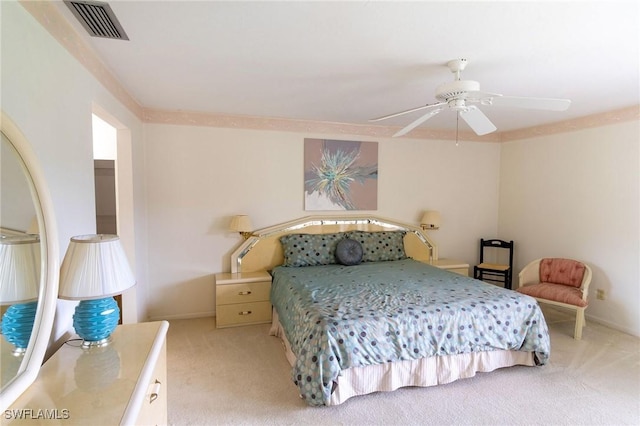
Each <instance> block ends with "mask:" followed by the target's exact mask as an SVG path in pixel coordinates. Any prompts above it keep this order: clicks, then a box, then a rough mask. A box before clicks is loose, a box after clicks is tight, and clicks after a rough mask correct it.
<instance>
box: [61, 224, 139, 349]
mask: <svg viewBox="0 0 640 426" xmlns="http://www.w3.org/2000/svg"><path fill="white" fill-rule="evenodd" d="M135 283H136V280H135V277H134V275H133V272H132V271H131V268H130V267H129V262H128V261H127V256H126V255H125V253H124V249H123V248H122V245H121V244H120V238H119V237H118V236H117V235H80V236H77V237H73V238H71V242H70V243H69V248H68V249H67V253H66V254H65V256H64V260H63V261H62V267H61V268H60V291H59V293H58V296H59V297H60V298H61V299H68V300H80V303H79V304H78V306H77V307H76V310H75V313H74V315H73V328H74V329H75V330H76V333H78V336H80V337H81V338H82V339H83V343H82V347H83V348H89V347H91V346H105V345H107V344H109V342H110V341H111V337H110V336H111V333H113V330H114V329H115V328H116V326H117V325H118V321H119V320H120V308H118V304H117V303H116V301H115V300H114V299H113V297H112V296H115V295H118V294H121V293H123V292H124V291H125V290H127V289H128V288H130V287H133V286H134V285H135Z"/></svg>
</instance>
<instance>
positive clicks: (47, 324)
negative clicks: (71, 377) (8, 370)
mask: <svg viewBox="0 0 640 426" xmlns="http://www.w3.org/2000/svg"><path fill="white" fill-rule="evenodd" d="M0 130H2V133H4V134H5V136H6V137H7V139H9V143H10V144H12V145H13V147H14V149H15V150H16V152H17V153H18V156H19V157H20V158H19V160H21V161H22V164H23V166H24V168H25V174H26V177H27V180H28V181H29V187H30V190H31V196H32V199H33V203H34V207H35V210H36V216H37V218H38V228H39V231H40V248H41V254H42V259H41V265H40V267H41V279H40V284H41V285H40V291H39V295H38V308H37V312H36V317H35V321H34V324H33V331H32V332H31V339H30V340H29V345H28V347H27V350H26V352H25V354H24V358H23V360H22V363H21V364H20V368H19V369H18V373H17V375H16V377H15V378H14V379H13V380H11V381H10V382H9V383H7V384H6V385H5V387H4V388H3V389H1V390H0V411H4V410H6V409H7V408H8V407H9V406H10V405H11V404H13V403H14V402H15V400H16V399H17V398H18V397H19V396H20V395H21V394H22V393H23V392H24V391H25V390H27V388H28V387H29V386H31V384H32V383H33V382H34V381H35V379H36V377H37V376H38V372H39V371H40V367H41V366H42V362H43V360H44V356H45V353H46V351H47V347H48V346H49V340H50V338H51V331H52V329H53V321H54V317H55V312H56V305H57V299H58V276H59V273H60V248H59V246H58V233H57V229H56V220H55V214H54V209H53V202H52V201H51V196H50V195H49V190H48V188H47V184H46V180H45V178H44V173H43V171H42V168H41V166H40V163H39V162H38V159H37V157H36V155H35V153H34V151H33V150H32V148H31V145H30V144H29V141H28V140H27V138H26V137H25V136H24V135H23V134H22V132H21V131H20V129H19V128H18V126H17V125H16V124H15V123H14V122H13V121H12V120H11V119H10V118H9V117H8V116H7V115H6V114H5V113H4V111H3V112H1V121H0Z"/></svg>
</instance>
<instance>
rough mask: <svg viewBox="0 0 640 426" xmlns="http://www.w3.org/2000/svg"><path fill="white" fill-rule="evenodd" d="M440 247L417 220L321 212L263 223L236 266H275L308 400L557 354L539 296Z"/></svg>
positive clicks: (276, 295)
mask: <svg viewBox="0 0 640 426" xmlns="http://www.w3.org/2000/svg"><path fill="white" fill-rule="evenodd" d="M343 240H350V241H351V242H353V241H356V242H357V244H355V243H353V244H354V247H355V248H357V246H358V245H359V246H360V248H361V249H362V254H360V256H359V257H360V261H359V262H357V261H354V262H352V261H351V258H350V257H349V256H351V255H353V253H352V251H345V250H342V248H343V247H340V249H341V254H342V256H337V257H338V258H339V260H336V258H337V257H336V252H337V251H338V250H337V248H336V247H338V245H337V244H338V243H339V242H341V241H343ZM344 245H345V244H341V246H344ZM352 248H353V247H352ZM310 253H311V254H310ZM345 253H347V256H346V262H344V261H343V260H344V259H342V258H343V257H345ZM356 254H358V250H356ZM437 256H438V254H437V247H436V245H435V244H434V243H433V241H432V240H431V239H430V238H429V237H428V235H426V234H425V233H423V232H422V230H421V229H420V228H417V227H414V226H412V225H409V224H404V223H401V222H397V221H393V220H388V219H382V218H378V217H319V216H310V217H306V218H301V219H298V220H296V221H292V222H288V223H285V224H282V225H277V226H274V227H270V228H265V229H263V230H259V231H256V232H255V233H254V235H253V236H252V237H250V238H249V239H248V240H247V241H246V242H245V243H244V244H243V245H241V246H240V248H239V249H238V250H236V251H235V252H234V253H233V254H232V256H231V260H232V272H250V271H258V270H268V271H270V272H271V274H272V276H273V282H272V287H271V302H272V304H273V320H272V326H271V334H273V335H275V336H278V337H279V338H281V339H282V342H283V345H284V348H285V355H286V357H287V359H288V361H289V363H290V364H291V365H292V372H291V374H292V380H293V382H294V383H295V384H296V386H297V387H298V391H299V395H300V396H301V397H302V398H303V399H304V400H305V401H306V402H307V403H308V404H309V405H337V404H341V403H343V402H344V401H346V400H347V399H349V398H351V397H353V396H358V395H364V394H368V393H372V392H380V391H392V390H395V389H398V388H400V387H406V386H421V387H425V386H434V385H439V384H444V383H450V382H452V381H455V380H458V379H462V378H468V377H472V376H474V375H475V374H476V373H477V372H489V371H493V370H495V369H498V368H503V367H510V366H515V365H525V366H541V365H544V364H546V363H547V361H548V359H549V353H550V342H549V334H548V329H547V325H546V323H545V320H544V317H543V315H542V312H541V311H540V308H539V306H538V304H537V302H536V301H535V299H533V298H531V297H528V296H525V295H521V294H519V293H516V292H514V291H511V290H506V289H503V288H499V287H496V286H493V285H490V284H486V283H483V282H481V281H478V280H475V279H472V278H469V277H465V276H462V275H458V274H454V273H452V272H449V271H445V270H442V269H439V268H436V267H434V266H432V265H431V264H430V263H431V262H432V261H433V260H436V259H437ZM357 257H358V256H356V258H357ZM356 260H357V259H356ZM351 263H353V264H351Z"/></svg>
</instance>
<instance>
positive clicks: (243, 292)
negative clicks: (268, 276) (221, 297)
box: [238, 291, 251, 296]
mask: <svg viewBox="0 0 640 426" xmlns="http://www.w3.org/2000/svg"><path fill="white" fill-rule="evenodd" d="M250 294H251V292H250V291H240V292H238V295H239V296H248V295H250Z"/></svg>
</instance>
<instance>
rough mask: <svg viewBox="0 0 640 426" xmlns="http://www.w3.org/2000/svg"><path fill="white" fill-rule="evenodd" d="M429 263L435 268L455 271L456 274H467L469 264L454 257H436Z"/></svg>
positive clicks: (466, 275)
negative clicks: (436, 258)
mask: <svg viewBox="0 0 640 426" xmlns="http://www.w3.org/2000/svg"><path fill="white" fill-rule="evenodd" d="M429 264H430V265H433V266H435V267H436V268H440V269H445V270H447V271H451V272H455V273H456V274H460V275H464V276H465V277H468V276H469V264H468V263H464V262H463V261H461V260H455V259H438V260H432V261H430V262H429Z"/></svg>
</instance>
